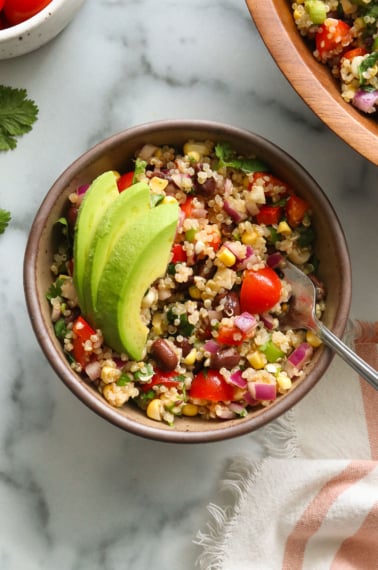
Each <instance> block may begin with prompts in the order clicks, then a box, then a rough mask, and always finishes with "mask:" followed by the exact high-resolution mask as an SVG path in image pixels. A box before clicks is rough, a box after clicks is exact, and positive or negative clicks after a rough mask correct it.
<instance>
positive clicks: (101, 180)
mask: <svg viewBox="0 0 378 570" xmlns="http://www.w3.org/2000/svg"><path fill="white" fill-rule="evenodd" d="M118 196H119V192H118V187H117V179H116V176H115V174H114V172H112V171H108V172H104V173H103V174H101V175H100V176H98V177H97V178H96V179H95V180H94V181H93V182H92V184H91V185H90V187H89V188H88V190H87V191H86V193H85V195H84V198H83V201H82V203H81V206H80V208H79V213H78V217H77V221H76V225H75V239H74V251H73V256H74V284H75V288H76V292H77V295H78V299H79V305H80V308H81V310H82V312H83V314H84V315H86V313H87V310H86V298H85V294H84V275H85V268H86V264H87V260H88V255H89V250H90V247H91V243H92V239H93V236H94V234H95V232H96V229H97V226H98V224H99V222H100V220H101V218H102V216H103V215H104V212H105V211H106V209H107V207H108V206H109V205H110V204H111V203H112V202H113V200H115V199H116V198H117V197H118Z"/></svg>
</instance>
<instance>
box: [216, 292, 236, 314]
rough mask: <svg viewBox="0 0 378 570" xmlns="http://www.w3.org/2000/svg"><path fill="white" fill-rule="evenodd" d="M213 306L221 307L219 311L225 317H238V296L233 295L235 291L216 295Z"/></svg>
mask: <svg viewBox="0 0 378 570" xmlns="http://www.w3.org/2000/svg"><path fill="white" fill-rule="evenodd" d="M215 306H216V307H218V306H219V307H221V310H222V312H223V313H224V315H225V316H226V317H235V316H236V315H240V302H239V295H238V294H237V293H235V291H230V292H228V293H222V294H220V295H217V297H216V299H215Z"/></svg>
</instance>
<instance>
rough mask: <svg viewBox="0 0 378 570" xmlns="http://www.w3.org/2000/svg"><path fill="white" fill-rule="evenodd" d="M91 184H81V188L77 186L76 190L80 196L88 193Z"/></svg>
mask: <svg viewBox="0 0 378 570" xmlns="http://www.w3.org/2000/svg"><path fill="white" fill-rule="evenodd" d="M89 186H90V184H83V185H82V186H79V188H77V190H76V194H77V195H78V196H82V195H83V194H85V193H86V191H87V190H88V188H89Z"/></svg>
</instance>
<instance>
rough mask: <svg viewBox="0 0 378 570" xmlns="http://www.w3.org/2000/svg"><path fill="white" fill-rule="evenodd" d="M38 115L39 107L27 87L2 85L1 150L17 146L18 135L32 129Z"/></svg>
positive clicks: (0, 102) (0, 111)
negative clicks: (30, 96)
mask: <svg viewBox="0 0 378 570" xmlns="http://www.w3.org/2000/svg"><path fill="white" fill-rule="evenodd" d="M37 116H38V107H37V105H36V104H35V102H34V101H33V100H31V99H28V98H27V91H26V89H18V88H15V87H9V86H7V85H0V151H6V150H11V149H14V148H16V146H17V137H19V136H21V135H23V134H25V133H27V132H29V131H30V130H31V128H32V126H33V124H34V122H35V121H36V120H37Z"/></svg>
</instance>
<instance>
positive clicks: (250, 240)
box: [241, 231, 258, 245]
mask: <svg viewBox="0 0 378 570" xmlns="http://www.w3.org/2000/svg"><path fill="white" fill-rule="evenodd" d="M257 238H258V235H257V232H255V231H251V232H244V233H243V234H242V236H241V240H242V243H244V245H253V244H254V243H255V242H256V239H257Z"/></svg>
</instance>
